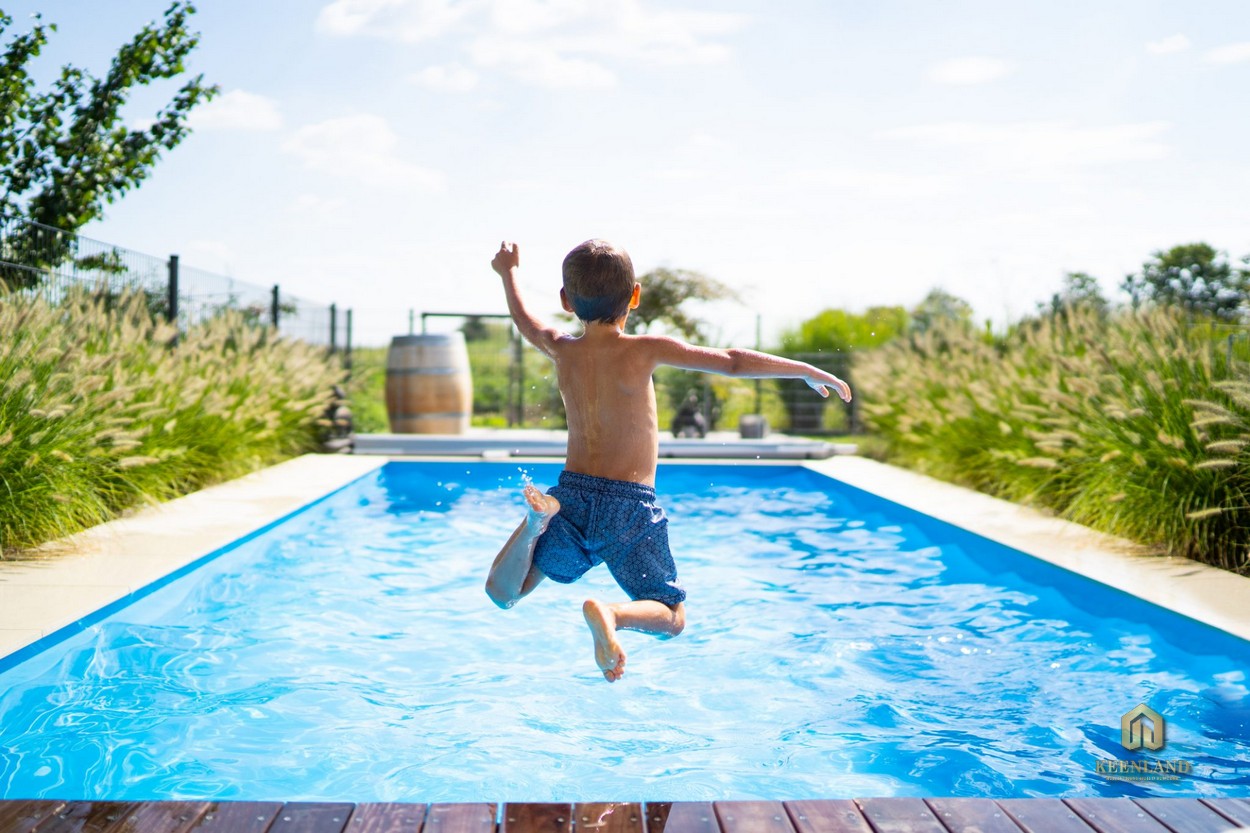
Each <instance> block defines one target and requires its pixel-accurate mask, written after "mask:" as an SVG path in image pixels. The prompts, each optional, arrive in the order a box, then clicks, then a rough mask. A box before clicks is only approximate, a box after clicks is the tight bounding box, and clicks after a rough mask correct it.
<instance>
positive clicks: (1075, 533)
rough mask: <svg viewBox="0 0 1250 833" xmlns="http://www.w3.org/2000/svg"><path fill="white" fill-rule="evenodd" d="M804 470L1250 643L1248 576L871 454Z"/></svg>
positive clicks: (814, 464) (806, 465)
mask: <svg viewBox="0 0 1250 833" xmlns="http://www.w3.org/2000/svg"><path fill="white" fill-rule="evenodd" d="M800 465H802V466H803V467H804V468H806V469H808V470H810V471H813V472H816V473H818V474H822V475H825V476H827V477H829V478H831V479H833V480H836V481H838V482H841V483H845V484H847V485H848V486H853V487H855V488H857V489H862V490H864V491H866V492H870V493H872V494H874V495H877V496H878V497H882V498H885V499H886V500H889V501H893V502H894V503H897V504H900V505H901V506H906V507H907V508H909V509H914V510H916V511H918V512H922V513H924V514H926V515H929V516H931V517H933V518H937V519H938V520H940V521H945V522H946V523H949V524H953V525H954V526H957V527H960V528H961V529H965V530H967V531H968V532H972V533H974V534H976V535H980V536H981V537H983V538H987V539H989V540H991V541H995V542H997V543H1000V544H1003V545H1005V546H1008V547H1011V548H1013V549H1016V550H1019V551H1020V552H1023V553H1025V554H1027V555H1030V556H1032V557H1034V558H1037V559H1040V560H1042V561H1045V562H1047V563H1049V564H1053V565H1055V566H1056V567H1060V568H1062V569H1065V570H1068V571H1070V572H1073V573H1076V574H1077V575H1081V576H1084V577H1085V578H1088V579H1092V580H1093V581H1097V582H1099V583H1101V584H1105V585H1108V586H1110V587H1114V588H1117V589H1119V590H1124V591H1126V592H1129V593H1131V594H1132V595H1134V596H1137V597H1138V598H1141V599H1143V600H1145V601H1147V602H1150V603H1151V604H1155V605H1158V606H1159V607H1162V608H1166V609H1167V610H1171V611H1173V612H1175V613H1179V614H1181V615H1182V616H1186V617H1188V618H1190V619H1194V620H1196V621H1199V622H1202V623H1203V624H1206V625H1210V626H1211V627H1213V628H1218V629H1219V630H1222V631H1225V632H1226V633H1230V634H1232V635H1234V636H1237V637H1239V638H1241V639H1245V640H1247V641H1250V578H1247V577H1245V576H1239V575H1237V574H1236V573H1231V572H1229V571H1227V570H1221V569H1219V568H1218V567H1212V566H1210V565H1207V564H1203V563H1201V562H1198V561H1194V560H1192V559H1188V558H1178V557H1174V556H1162V555H1152V554H1148V553H1146V552H1145V550H1144V548H1143V547H1141V546H1138V545H1136V544H1133V543H1132V542H1130V541H1127V540H1125V539H1123V538H1117V537H1115V536H1112V535H1108V534H1106V533H1102V532H1098V531H1096V530H1093V529H1090V528H1089V527H1085V526H1081V525H1080V524H1077V523H1073V522H1072V521H1066V520H1063V519H1061V518H1056V517H1053V516H1049V515H1046V514H1044V513H1042V512H1039V511H1038V510H1036V509H1032V508H1030V507H1028V506H1022V505H1020V504H1017V503H1012V502H1010V501H1006V500H1001V499H999V498H995V497H991V496H989V495H985V494H982V493H980V492H976V491H973V490H972V489H967V488H964V487H963V486H956V485H954V484H951V483H946V482H944V481H941V480H936V479H934V478H931V477H927V476H925V475H922V474H918V473H916V472H913V471H909V470H907V469H902V468H899V467H897V466H891V465H887V464H885V463H878V462H876V461H875V460H870V459H868V458H866V457H857V456H849V455H848V456H843V457H834V458H831V459H828V460H818V461H807V462H803V463H800Z"/></svg>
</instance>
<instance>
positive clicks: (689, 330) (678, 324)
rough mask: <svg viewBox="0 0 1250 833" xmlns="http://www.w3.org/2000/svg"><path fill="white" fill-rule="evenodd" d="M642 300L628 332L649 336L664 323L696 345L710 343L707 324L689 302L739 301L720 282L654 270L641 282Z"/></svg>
mask: <svg viewBox="0 0 1250 833" xmlns="http://www.w3.org/2000/svg"><path fill="white" fill-rule="evenodd" d="M638 280H639V283H641V284H642V297H641V299H640V300H639V303H638V309H636V310H634V311H633V312H631V313H630V314H629V319H628V320H627V321H626V322H625V330H626V332H629V333H638V332H649V331H650V329H651V325H653V324H655V323H657V322H660V323H663V324H666V325H667V326H669V327H671V328H672V329H674V330H676V331H677V332H678V333H679V334H681V336H682V337H683V338H686V339H688V340H692V341H703V340H705V339H706V336H707V334H706V332H705V331H704V330H705V327H704V322H703V321H701V320H699V319H698V318H696V317H695V316H694V315H693V314H691V312H690V311H689V310H687V309H683V308H682V307H683V305H685V304H686V303H687V302H688V301H721V300H725V301H736V300H738V295H737V293H735V292H734V291H733V290H732V289H730V288H729V287H727V286H725V285H724V284H723V283H721V282H720V281H718V280H714V279H713V278H709V277H707V276H706V275H703V274H700V273H699V272H692V271H690V270H688V269H653V270H651V271H650V272H648V273H646V274H645V275H643V276H642V277H641V278H639V279H638Z"/></svg>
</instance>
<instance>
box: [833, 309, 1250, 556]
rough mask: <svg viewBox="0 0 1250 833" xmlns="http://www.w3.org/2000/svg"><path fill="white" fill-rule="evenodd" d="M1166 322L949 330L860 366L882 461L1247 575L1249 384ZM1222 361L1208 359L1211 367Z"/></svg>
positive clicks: (1046, 322) (1240, 369)
mask: <svg viewBox="0 0 1250 833" xmlns="http://www.w3.org/2000/svg"><path fill="white" fill-rule="evenodd" d="M1211 332H1212V331H1211V329H1210V328H1209V327H1208V326H1207V325H1206V324H1203V323H1197V324H1195V323H1194V322H1192V321H1190V320H1187V319H1186V318H1184V317H1183V316H1181V315H1180V314H1178V313H1174V312H1171V311H1169V310H1167V309H1156V310H1152V311H1148V312H1145V313H1134V312H1128V311H1125V312H1121V313H1117V314H1113V315H1111V316H1109V317H1106V316H1100V315H1098V314H1097V313H1096V312H1094V311H1090V310H1081V309H1068V310H1066V311H1064V312H1063V313H1061V314H1059V315H1056V316H1053V317H1048V318H1045V319H1042V320H1040V321H1035V322H1029V323H1028V324H1027V325H1024V326H1021V327H1019V328H1017V330H1016V331H1015V332H1014V333H1013V334H1012V335H1010V336H1009V337H1007V338H1005V339H1002V340H1001V341H999V342H997V343H996V342H995V341H993V340H991V339H987V338H986V337H985V336H984V335H983V334H979V333H976V332H974V331H972V330H971V329H970V328H968V327H964V326H959V325H957V324H954V325H952V324H946V325H942V326H939V327H936V328H934V329H931V330H930V331H928V332H926V333H923V334H915V335H913V336H911V337H909V338H905V339H900V340H898V341H896V342H893V343H891V344H889V345H886V346H884V347H882V348H880V349H878V350H875V351H872V352H871V353H867V354H863V355H861V356H860V357H859V360H858V362H857V364H856V379H857V380H859V390H858V391H857V395H858V396H861V397H862V399H863V403H864V404H863V414H864V419H865V422H866V424H867V426H868V428H869V429H870V430H871V431H873V432H874V433H875V434H876V435H877V436H878V437H879V438H880V440H881V442H882V446H883V453H884V455H885V457H886V459H888V460H890V461H892V462H898V463H901V464H903V465H908V466H911V467H914V468H916V469H918V470H920V471H923V472H925V473H927V474H931V475H933V476H935V477H939V478H942V479H945V480H950V481H953V482H957V483H961V484H963V485H967V486H970V487H972V488H975V489H979V490H981V491H985V492H988V493H991V494H995V495H999V496H1002V497H1005V498H1008V499H1011V500H1017V501H1021V502H1026V503H1032V504H1035V505H1038V506H1044V507H1049V508H1051V509H1053V510H1055V511H1056V512H1058V513H1059V514H1061V515H1062V516H1064V517H1066V518H1069V519H1071V520H1073V521H1076V522H1078V523H1082V524H1086V525H1088V526H1091V527H1094V528H1096V529H1101V530H1104V531H1106V532H1110V533H1113V534H1116V535H1121V536H1124V537H1126V538H1129V539H1131V540H1134V541H1137V542H1140V543H1143V544H1147V545H1151V546H1154V547H1157V548H1159V549H1161V550H1163V551H1165V552H1168V553H1172V554H1177V555H1184V556H1189V557H1192V558H1196V559H1199V560H1202V561H1206V562H1208V563H1211V564H1215V565H1217V566H1220V567H1224V568H1226V569H1230V570H1235V571H1238V572H1242V573H1247V572H1250V500H1248V499H1250V375H1248V374H1247V364H1246V362H1244V361H1241V360H1240V359H1236V358H1234V359H1233V360H1231V361H1230V360H1227V358H1226V357H1225V356H1224V355H1223V354H1217V352H1216V350H1217V348H1218V346H1219V344H1218V342H1217V341H1214V340H1213V339H1212V335H1211ZM1216 356H1218V358H1215V357H1216Z"/></svg>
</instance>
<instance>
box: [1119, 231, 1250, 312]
mask: <svg viewBox="0 0 1250 833" xmlns="http://www.w3.org/2000/svg"><path fill="white" fill-rule="evenodd" d="M1121 288H1122V289H1124V291H1125V292H1127V293H1128V295H1129V297H1130V298H1131V299H1132V303H1133V306H1134V307H1136V306H1138V305H1139V304H1141V303H1142V302H1143V301H1149V302H1153V303H1155V304H1164V305H1172V306H1179V307H1183V308H1184V309H1185V310H1186V311H1188V312H1190V313H1202V314H1206V315H1212V316H1215V317H1216V318H1223V319H1230V320H1231V319H1236V318H1238V317H1240V316H1241V315H1242V313H1243V312H1244V311H1245V309H1246V306H1247V300H1248V296H1250V271H1247V270H1245V269H1234V268H1233V266H1232V265H1231V264H1229V262H1228V256H1227V255H1226V254H1224V253H1223V252H1219V251H1216V250H1215V249H1214V248H1213V247H1211V246H1210V245H1208V244H1206V243H1186V244H1183V245H1180V246H1173V247H1172V248H1171V249H1168V250H1167V251H1166V252H1164V251H1158V252H1155V253H1154V255H1153V257H1152V258H1151V259H1150V260H1148V261H1146V262H1145V263H1143V264H1142V270H1141V272H1140V273H1138V274H1131V275H1127V276H1125V278H1124V283H1123V284H1121Z"/></svg>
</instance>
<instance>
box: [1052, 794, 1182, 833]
mask: <svg viewBox="0 0 1250 833" xmlns="http://www.w3.org/2000/svg"><path fill="white" fill-rule="evenodd" d="M1063 803H1064V804H1067V805H1068V806H1069V807H1071V808H1072V809H1073V810H1075V811H1076V814H1077V815H1078V816H1080V817H1081V818H1082V819H1083V820H1084V821H1085V823H1086V824H1088V825H1089V826H1090V827H1093V828H1094V829H1095V830H1098V831H1100V833H1168V829H1167V828H1166V827H1164V826H1163V825H1162V824H1160V823H1159V822H1157V821H1155V819H1154V818H1153V817H1152V816H1151V815H1150V814H1149V813H1147V812H1146V811H1145V810H1143V809H1142V808H1140V807H1138V806H1137V805H1136V804H1134V803H1133V802H1132V801H1130V800H1128V799H1127V798H1065V799H1064V800H1063Z"/></svg>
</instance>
